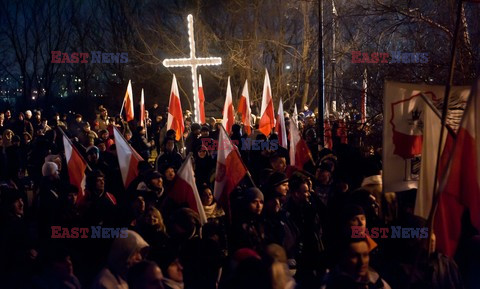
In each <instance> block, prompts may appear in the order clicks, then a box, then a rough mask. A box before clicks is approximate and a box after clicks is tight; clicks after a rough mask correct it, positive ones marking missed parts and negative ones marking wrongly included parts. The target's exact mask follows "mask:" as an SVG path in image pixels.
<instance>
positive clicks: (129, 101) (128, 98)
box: [123, 80, 134, 122]
mask: <svg viewBox="0 0 480 289" xmlns="http://www.w3.org/2000/svg"><path fill="white" fill-rule="evenodd" d="M123 103H124V108H125V120H126V121H127V122H129V121H131V120H133V119H134V114H133V92H132V81H131V80H129V81H128V85H127V91H126V92H125V98H124V99H123Z"/></svg>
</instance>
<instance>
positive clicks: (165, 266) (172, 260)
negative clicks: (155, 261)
mask: <svg viewBox="0 0 480 289" xmlns="http://www.w3.org/2000/svg"><path fill="white" fill-rule="evenodd" d="M159 265H160V268H161V269H162V272H163V276H164V277H165V279H168V280H171V281H174V282H176V283H183V266H182V264H181V263H180V258H179V256H178V253H177V252H175V250H170V252H168V253H165V254H163V256H162V257H161V258H160V264H159ZM168 280H165V281H167V283H168Z"/></svg>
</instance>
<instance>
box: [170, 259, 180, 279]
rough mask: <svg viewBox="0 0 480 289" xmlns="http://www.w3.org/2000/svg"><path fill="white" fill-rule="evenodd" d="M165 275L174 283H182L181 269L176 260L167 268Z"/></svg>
mask: <svg viewBox="0 0 480 289" xmlns="http://www.w3.org/2000/svg"><path fill="white" fill-rule="evenodd" d="M167 274H168V278H169V279H172V280H173V281H176V282H183V267H182V265H181V264H180V262H179V261H178V259H177V260H175V261H174V262H173V263H172V264H170V266H168V268H167Z"/></svg>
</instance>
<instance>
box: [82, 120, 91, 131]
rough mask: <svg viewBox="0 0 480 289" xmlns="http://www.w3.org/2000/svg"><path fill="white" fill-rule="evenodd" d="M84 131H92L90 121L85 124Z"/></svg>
mask: <svg viewBox="0 0 480 289" xmlns="http://www.w3.org/2000/svg"><path fill="white" fill-rule="evenodd" d="M83 131H85V132H90V124H89V123H88V122H85V123H84V124H83Z"/></svg>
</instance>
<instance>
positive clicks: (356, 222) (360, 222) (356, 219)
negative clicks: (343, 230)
mask: <svg viewBox="0 0 480 289" xmlns="http://www.w3.org/2000/svg"><path fill="white" fill-rule="evenodd" d="M348 223H349V225H350V226H361V227H362V228H366V227H367V219H366V218H365V215H363V214H362V215H356V216H353V217H352V218H351V219H350V221H349V222H348Z"/></svg>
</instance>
